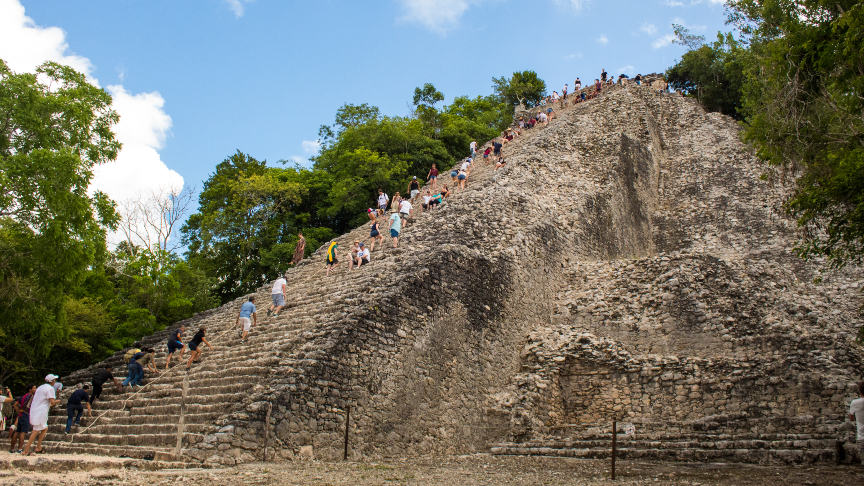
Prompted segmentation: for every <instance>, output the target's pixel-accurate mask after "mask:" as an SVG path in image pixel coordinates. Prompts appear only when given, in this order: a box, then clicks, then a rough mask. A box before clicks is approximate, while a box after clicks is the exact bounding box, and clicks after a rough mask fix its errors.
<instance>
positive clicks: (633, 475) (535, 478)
mask: <svg viewBox="0 0 864 486" xmlns="http://www.w3.org/2000/svg"><path fill="white" fill-rule="evenodd" d="M610 482H611V480H610V478H609V462H608V461H600V460H590V459H568V458H560V459H559V458H544V457H496V456H490V455H488V454H476V455H471V456H460V457H454V458H441V459H429V458H427V459H414V460H406V461H393V462H380V463H372V462H368V463H366V462H345V463H338V462H334V463H330V462H314V461H313V462H299V461H298V462H284V463H275V464H274V463H267V464H264V463H255V464H245V465H242V466H237V467H233V468H224V469H187V470H176V469H175V470H160V471H134V470H100V471H88V472H85V471H71V472H66V473H53V474H50V473H49V474H45V473H37V472H27V471H22V470H15V469H7V470H5V471H0V484H15V485H106V486H107V485H124V486H126V485H136V486H137V485H148V486H151V485H160V484H172V485H173V484H183V485H184V486H185V485H208V486H215V485H266V484H285V485H332V486H336V485H346V486H372V485H376V486H377V485H387V486H398V485H436V486H437V485H440V486H457V485H458V486H464V485H472V486H481V485H487V486H491V485H499V484H502V485H504V484H506V485H511V484H512V485H524V486H540V485H595V484H604V485H608V484H610ZM615 483H617V484H676V485H679V484H680V485H691V486H697V485H699V486H708V485H724V486H725V485H728V486H733V485H735V486H748V485H777V486H780V485H782V486H798V485H803V486H808V485H812V486H828V485H832V486H833V485H837V486H846V485H861V484H864V467H861V466H837V467H833V466H819V467H808V466H793V467H786V466H748V465H741V464H678V463H650V462H631V461H620V462H619V463H618V467H617V481H615Z"/></svg>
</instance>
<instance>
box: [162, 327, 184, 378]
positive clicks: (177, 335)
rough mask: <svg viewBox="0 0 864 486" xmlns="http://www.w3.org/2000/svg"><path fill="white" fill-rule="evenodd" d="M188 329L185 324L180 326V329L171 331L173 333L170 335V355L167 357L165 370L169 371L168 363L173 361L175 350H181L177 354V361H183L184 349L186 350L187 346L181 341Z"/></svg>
mask: <svg viewBox="0 0 864 486" xmlns="http://www.w3.org/2000/svg"><path fill="white" fill-rule="evenodd" d="M185 331H186V327H185V326H180V327H179V328H178V329H174V330H173V331H171V335H170V336H168V357H167V358H165V371H168V365H169V364H170V363H171V355H173V354H174V351H177V350H178V349H179V350H180V354H179V355H177V361H179V362H181V363H182V362H183V351H184V350H186V346H184V345H183V342H182V341H181V339H182V336H183V332H185Z"/></svg>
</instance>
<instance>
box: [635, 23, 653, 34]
mask: <svg viewBox="0 0 864 486" xmlns="http://www.w3.org/2000/svg"><path fill="white" fill-rule="evenodd" d="M639 30H641V31H642V32H645V33H646V34H648V35H654V34H656V33H657V27H655V26H654V24H649V23H647V22H646V23H644V24H642V27H640V28H639Z"/></svg>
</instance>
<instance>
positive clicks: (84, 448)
mask: <svg viewBox="0 0 864 486" xmlns="http://www.w3.org/2000/svg"><path fill="white" fill-rule="evenodd" d="M64 438H65V436H64ZM42 445H43V446H44V447H45V450H46V451H47V453H48V454H94V455H99V456H109V457H130V458H133V459H144V458H148V459H151V460H156V461H175V460H176V458H175V456H174V450H173V449H171V448H167V447H136V446H114V445H107V444H91V443H85V442H71V443H70V442H68V441H63V440H50V439H48V438H47V437H46V439H45V441H43V442H42Z"/></svg>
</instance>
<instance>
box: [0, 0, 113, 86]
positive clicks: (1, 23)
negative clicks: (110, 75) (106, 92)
mask: <svg viewBox="0 0 864 486" xmlns="http://www.w3.org/2000/svg"><path fill="white" fill-rule="evenodd" d="M68 50H69V44H67V43H66V32H64V31H63V29H61V28H59V27H40V26H38V25H36V23H35V22H34V21H33V19H31V18H30V17H28V16H26V15H25V14H24V6H23V5H21V3H19V2H18V0H0V59H3V60H4V61H6V64H8V65H9V68H10V69H12V70H13V71H17V72H32V71H33V70H34V69H35V68H36V66H38V65H40V64H42V63H43V62H45V61H55V62H58V63H60V64H65V65H67V66H71V67H72V68H74V69H75V70H76V71H78V72H81V73H84V74H86V75H87V77H88V78H90V82H94V83H96V84H97V85H98V82H97V81H96V80H95V79H93V77H92V72H93V64H92V63H91V62H90V60H89V59H87V58H86V57H82V56H79V55H76V54H72V53H70V52H67V51H68Z"/></svg>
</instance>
